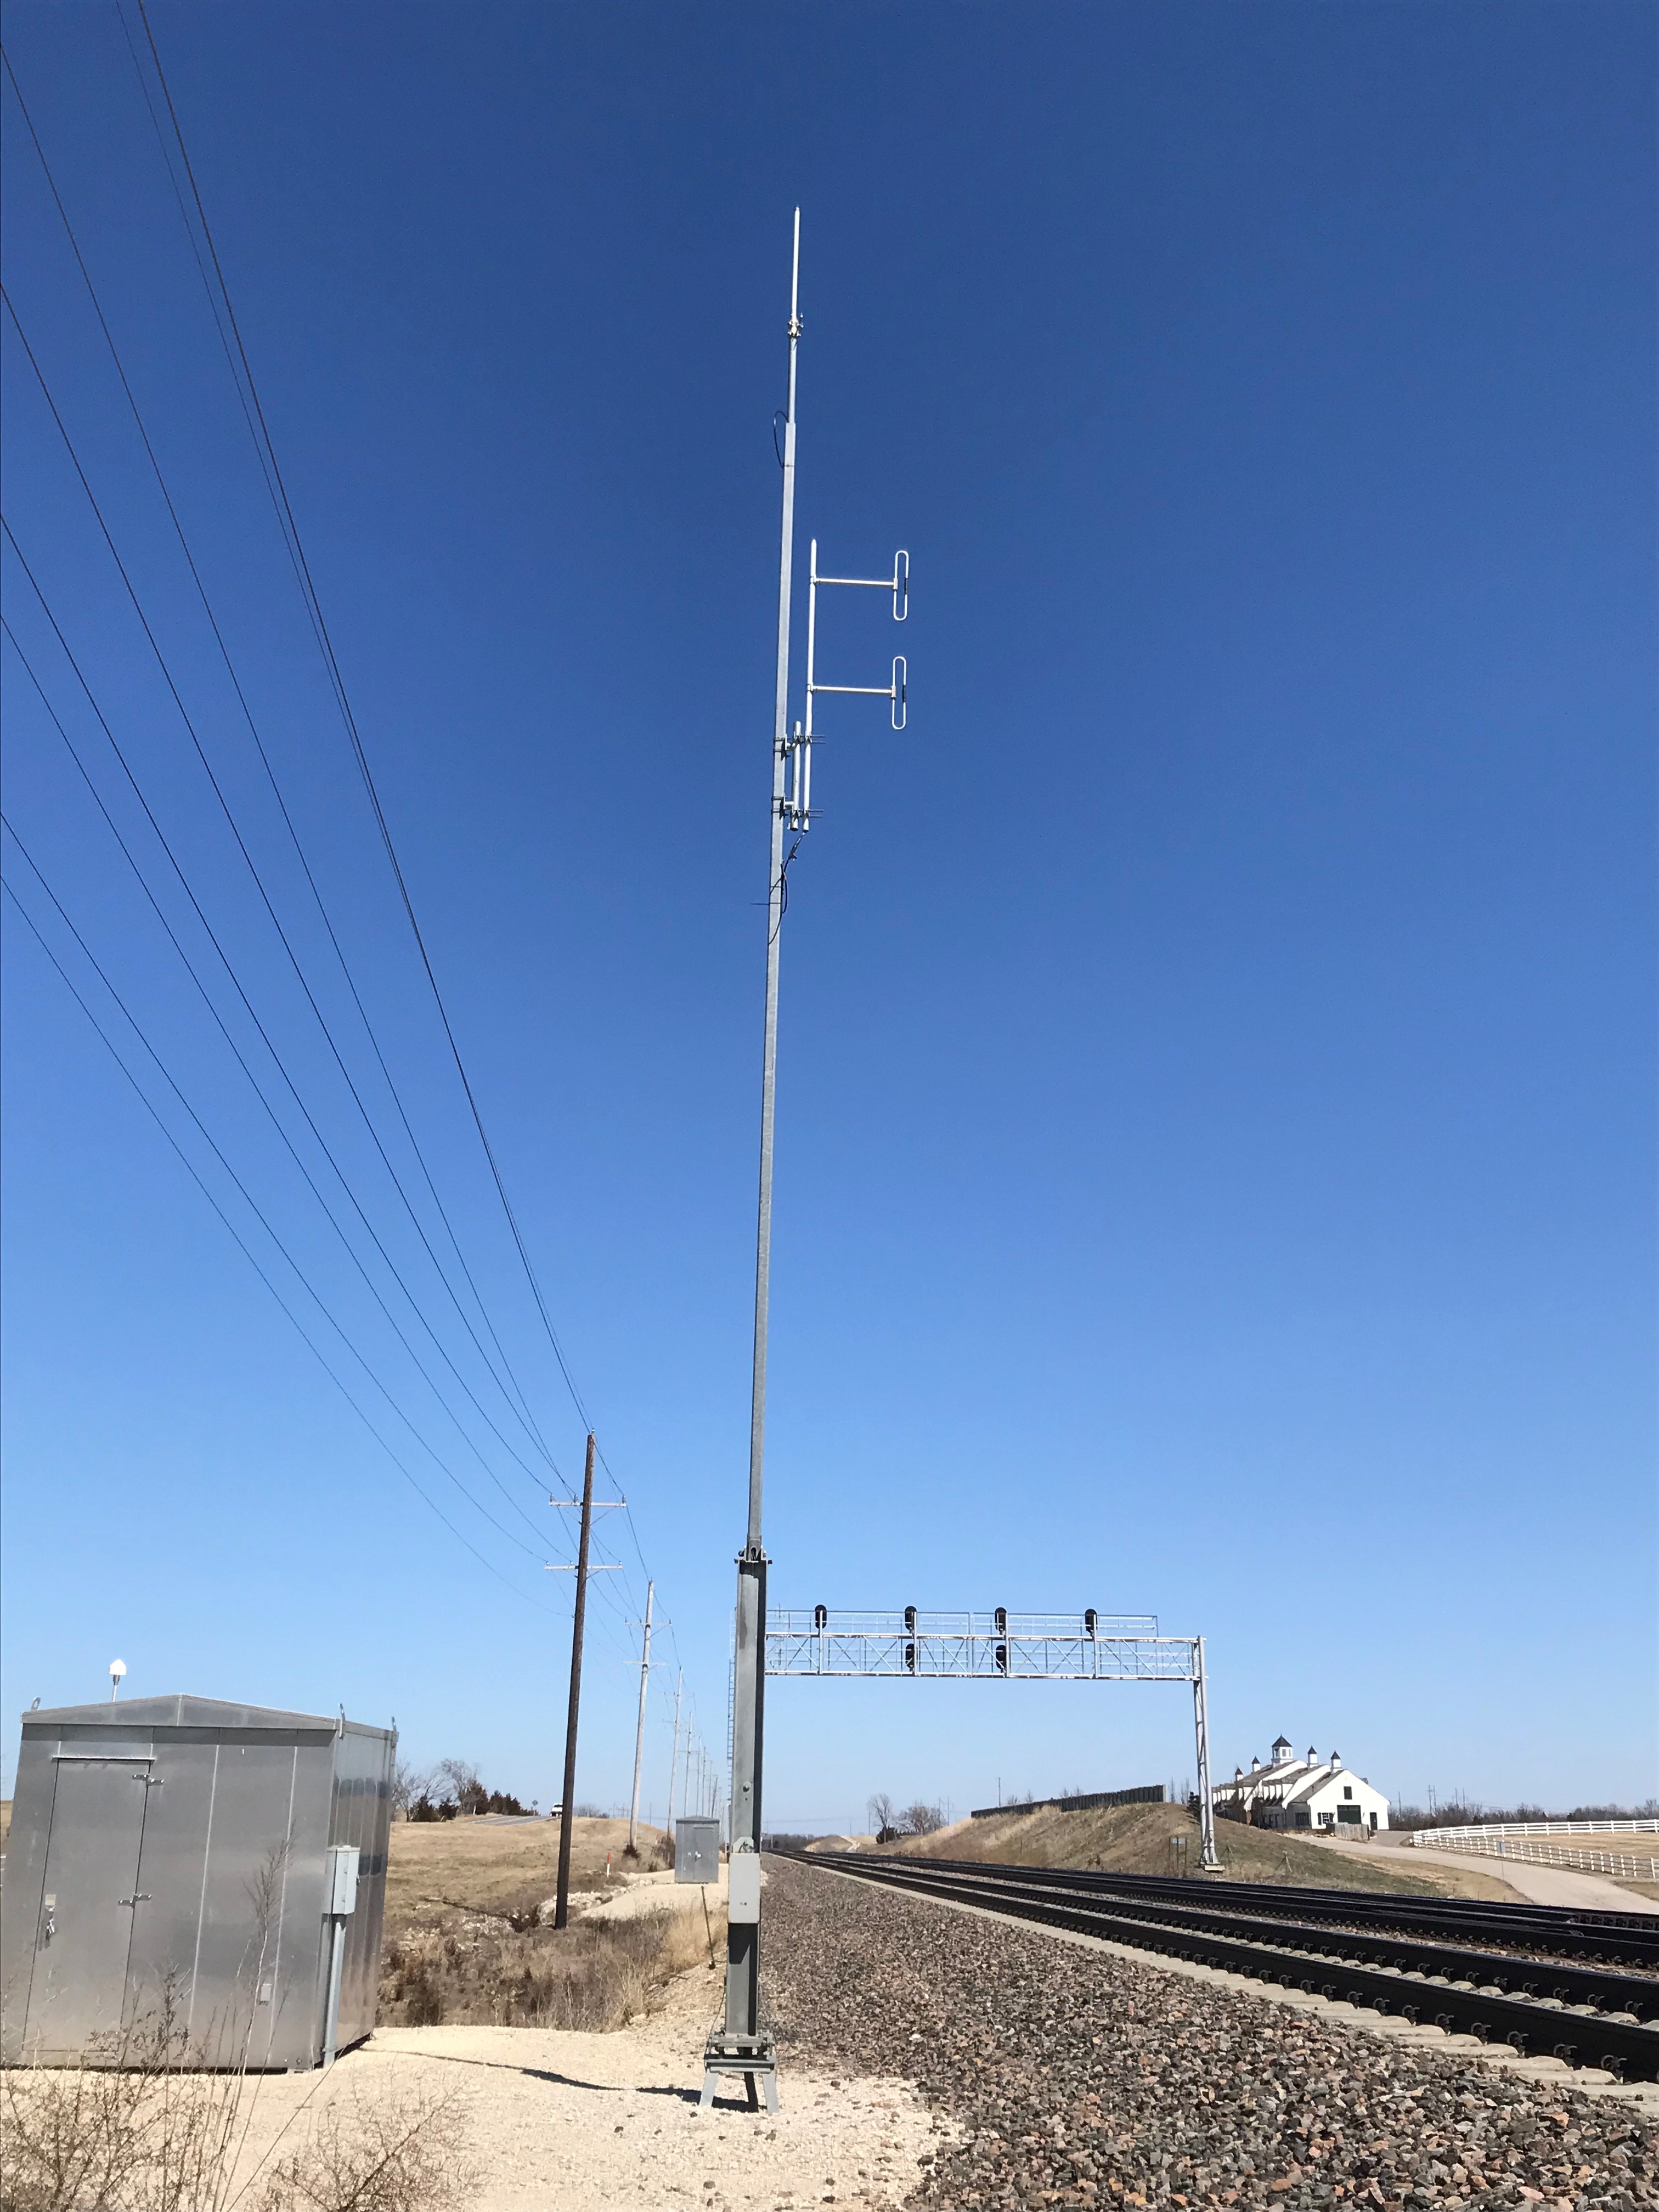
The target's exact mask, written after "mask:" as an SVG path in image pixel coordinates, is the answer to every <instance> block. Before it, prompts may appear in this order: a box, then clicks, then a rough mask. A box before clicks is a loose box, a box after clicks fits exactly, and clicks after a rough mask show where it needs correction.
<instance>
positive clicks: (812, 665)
mask: <svg viewBox="0 0 1659 2212" xmlns="http://www.w3.org/2000/svg"><path fill="white" fill-rule="evenodd" d="M820 585H822V586H823V587H824V589H826V590H829V589H831V588H834V589H837V590H845V591H853V592H891V593H892V595H893V620H894V621H895V622H905V621H908V618H909V613H910V556H909V555H908V553H907V552H906V551H904V550H903V549H902V547H901V548H900V550H899V551H898V552H896V553H895V554H894V556H893V573H892V574H891V575H890V576H820V575H819V574H818V541H817V538H814V539H813V540H812V548H811V561H810V564H809V567H808V569H807V586H806V721H805V726H804V727H803V726H802V725H801V724H799V722H798V723H797V724H796V725H795V732H794V735H793V737H792V738H791V739H790V741H789V750H790V752H791V755H792V757H793V758H792V769H793V773H792V775H791V777H790V783H789V805H788V807H787V816H786V818H787V823H788V827H789V829H790V830H791V831H792V833H793V832H797V831H802V832H804V831H805V830H807V829H811V826H812V740H813V738H815V737H816V736H817V735H818V734H819V732H817V731H816V730H814V728H813V727H812V702H813V701H814V700H815V699H816V698H817V696H819V694H820V693H825V694H829V693H833V694H835V695H836V696H838V697H840V698H843V699H886V700H888V701H890V702H891V708H892V723H893V727H894V728H895V729H896V730H902V728H903V727H904V721H905V691H906V688H907V685H908V677H909V670H908V663H907V662H906V660H905V657H904V655H903V654H902V653H895V654H894V655H893V674H892V680H891V681H890V683H887V684H820V683H819V682H818V680H817V644H818V587H819V586H820Z"/></svg>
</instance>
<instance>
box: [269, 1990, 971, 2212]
mask: <svg viewBox="0 0 1659 2212" xmlns="http://www.w3.org/2000/svg"><path fill="white" fill-rule="evenodd" d="M722 1987H723V1984H722V1982H721V1979H720V1975H719V1974H718V1973H713V1974H711V1973H710V1972H708V1969H707V1968H706V1967H703V1968H697V1969H694V1970H693V1971H692V1972H690V1973H687V1974H683V1975H681V1976H680V1977H679V1978H678V1980H677V1981H676V1982H675V1983H674V1984H673V1985H672V1986H671V1989H670V1990H669V1992H668V1996H667V2001H666V2002H665V2005H664V2007H663V2008H662V2009H661V2010H660V2011H659V2012H657V2013H655V2014H653V2015H651V2017H650V2018H649V2019H647V2020H646V2021H641V2022H640V2023H638V2024H636V2025H635V2027H629V2028H624V2029H622V2030H619V2031H618V2032H617V2033H615V2034H610V2035H588V2034H580V2033H568V2032H564V2031H561V2030H557V2029H551V2028H533V2027H426V2028H411V2027H399V2028H381V2029H378V2030H377V2031H376V2032H375V2033H374V2036H373V2038H372V2039H370V2041H369V2042H368V2044H366V2045H363V2046H362V2048H361V2049H359V2050H357V2051H350V2052H349V2053H348V2054H347V2055H346V2056H345V2057H343V2058H342V2059H341V2060H340V2061H339V2063H337V2065H336V2066H335V2068H334V2069H333V2071H332V2072H331V2074H328V2075H316V2074H308V2075H278V2076H275V2077H271V2078H270V2079H268V2080H266V2081H264V2082H263V2083H262V2084H261V2085H260V2086H259V2093H258V2102H257V2104H256V2106H255V2108H254V2118H253V2126H252V2131H251V2134H250V2137H249V2143H248V2148H247V2152H246V2156H245V2159H244V2162H243V2166H242V2168H241V2172H242V2173H243V2174H244V2175H246V2173H247V2172H249V2171H250V2170H251V2168H252V2166H253V2165H254V2164H255V2163H257V2161H258V2160H259V2159H260V2158H261V2156H262V2155H263V2154H264V2152H265V2150H266V2148H268V2147H269V2146H270V2144H271V2143H272V2142H274V2141H275V2139H276V2136H277V2135H278V2133H279V2131H280V2130H283V2128H284V2127H285V2126H287V2127H288V2128H289V2133H288V2134H287V2135H285V2136H283V2144H282V2148H283V2150H284V2151H286V2150H288V2149H289V2148H292V2147H293V2145H294V2142H295V2131H296V2130H299V2131H303V2130H305V2129H306V2128H307V2127H310V2126H313V2125H314V2124H315V2123H316V2120H317V2118H319V2115H320V2114H321V2113H322V2112H324V2111H325V2110H326V2109H327V2107H328V2106H330V2105H331V2104H343V2105H344V2106H346V2107H347V2108H348V2109H349V2107H350V2106H351V2105H352V2104H353V2103H354V2102H356V2101H360V2100H361V2101H364V2102H376V2101H378V2102H380V2103H382V2104H383V2105H386V2106H394V2105H396V2104H397V2103H398V2102H399V2101H402V2100H408V2099H410V2097H414V2096H421V2095H429V2094H431V2093H434V2092H435V2091H437V2092H449V2093H453V2095H454V2096H455V2097H456V2099H457V2100H458V2101H459V2103H460V2105H461V2106H463V2107H464V2109H465V2115H466V2128H467V2134H468V2136H469V2138H470V2142H471V2160H472V2163H473V2166H474V2168H475V2171H476V2172H477V2179H478V2188H477V2194H476V2196H472V2197H468V2198H467V2199H466V2200H465V2207H466V2212H671V2208H676V2209H677V2212H684V2208H686V2207H688V2206H691V2205H696V2204H703V2205H708V2206H713V2207H714V2208H716V2212H796V2208H804V2207H805V2206H806V2205H808V2204H811V2205H817V2204H819V2203H823V2202H826V2201H829V2202H833V2203H836V2204H839V2205H849V2206H856V2207H860V2208H864V2212H893V2208H896V2207H897V2206H898V2205H899V2204H900V2203H902V2202H903V2200H904V2198H905V2197H907V2195H908V2193H909V2192H910V2191H911V2190H912V2188H913V2187H914V2185H915V2179H916V2176H917V2174H918V2173H919V2172H921V2163H920V2161H921V2160H922V2159H923V2158H925V2157H928V2156H931V2155H932V2154H933V2152H934V2151H935V2150H936V2149H937V2148H938V2147H939V2144H940V2143H941V2142H943V2141H944V2140H945V2134H944V2133H942V2132H941V2130H944V2129H945V2128H947V2127H948V2123H946V2122H945V2121H943V2120H941V2119H937V2118H934V2116H933V2115H932V2114H931V2113H930V2112H928V2110H927V2106H926V2105H925V2103H924V2102H923V2100H922V2099H921V2096H920V2095H919V2094H918V2093H917V2092H916V2090H915V2088H914V2087H912V2086H911V2085H910V2084H909V2083H908V2082H906V2081H902V2080H898V2079H896V2078H888V2077H885V2076H884V2075H881V2074H880V2073H879V2072H873V2073H872V2072H870V2071H868V2070H860V2072H858V2073H857V2074H854V2073H852V2072H850V2071H849V2070H848V2069H846V2068H844V2067H841V2066H836V2065H833V2064H830V2063H812V2062H806V2063H800V2064H797V2065H793V2066H792V2067H791V2069H790V2070H789V2072H788V2074H787V2076H786V2078H785V2080H784V2082H783V2110H782V2111H781V2112H779V2113H778V2114H777V2115H776V2116H775V2117H773V2116H771V2115H769V2114H764V2113H763V2114H760V2115H751V2114H750V2112H747V2111H746V2110H744V2108H743V2107H742V2106H740V2105H739V2103H738V2101H737V2100H736V2099H735V2098H721V2099H720V2100H717V2101H716V2103H715V2104H714V2107H713V2108H712V2109H711V2110H710V2111H708V2112H701V2111H699V2109H698V2106H697V2097H698V2093H699V2092H700V2091H701V2089H702V2049H703V2039H704V2036H705V2034H706V2033H707V2032H708V2027H709V2025H710V2022H711V2021H712V2020H713V2018H714V2015H716V2013H717V2012H718V2010H719V2008H720V1992H721V1989H722ZM251 2086H252V2085H250V2087H251Z"/></svg>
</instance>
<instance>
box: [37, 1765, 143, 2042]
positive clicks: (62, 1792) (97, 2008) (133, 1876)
mask: <svg viewBox="0 0 1659 2212" xmlns="http://www.w3.org/2000/svg"><path fill="white" fill-rule="evenodd" d="M57 1764H58V1778H57V1783H56V1785H55V1787H54V1789H53V1791H52V1828H51V1832H50V1835H49V1838H48V1840H47V1844H46V1882H45V1885H44V1891H45V1893H44V1897H43V1899H42V1904H41V1909H40V1922H39V1923H38V1925H37V1927H36V1929H35V1937H34V1944H35V1959H34V1973H33V1978H32V1981H31V1984H30V1988H29V2008H28V2020H27V2027H25V2030H24V2041H25V2045H26V2049H27V2055H28V2056H29V2057H37V2056H39V2057H43V2058H44V2057H74V2056H78V2055H80V2054H81V2053H82V2052H87V2053H88V2054H89V2055H91V2056H94V2057H96V2056H99V2055H100V2054H101V2055H112V2053H113V2052H114V2051H115V2050H116V2049H117V2048H118V2045H119V2042H120V2037H121V2010H122V1998H123V1995H124V1992H125V1988H126V1979H127V1955H128V1954H129V1952H130V1951H131V1948H132V1921H133V1915H134V1914H135V1913H136V1912H142V1911H143V1909H144V1906H143V1899H142V1898H141V1897H140V1896H139V1895H138V1894H137V1887H138V1847H139V1844H140V1842H141V1840H142V1839H143V1832H144V1800H145V1798H146V1797H147V1796H148V1795H149V1791H148V1789H147V1787H146V1783H147V1779H148V1777H149V1762H148V1761H138V1760H135V1759H59V1760H58V1763H57Z"/></svg>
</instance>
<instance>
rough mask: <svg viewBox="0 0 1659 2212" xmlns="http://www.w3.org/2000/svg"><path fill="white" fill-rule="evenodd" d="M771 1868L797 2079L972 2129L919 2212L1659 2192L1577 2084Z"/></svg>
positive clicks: (1635, 2136)
mask: <svg viewBox="0 0 1659 2212" xmlns="http://www.w3.org/2000/svg"><path fill="white" fill-rule="evenodd" d="M767 1871H768V1885H767V1905H766V1914H767V1942H766V1947H765V1951H764V1954H763V1955H764V1958H765V1961H766V1966H765V1972H766V1988H765V1996H764V2002H765V2005H766V2008H767V2010H768V2013H769V2018H770V2020H771V2022H772V2025H773V2027H774V2030H775V2033H776V2034H777V2036H778V2039H779V2045H780V2051H781V2058H782V2060H783V2063H784V2065H785V2067H786V2069H787V2056H788V2054H789V2053H790V2052H792V2051H794V2052H799V2054H801V2055H802V2056H803V2057H805V2056H806V2055H808V2054H811V2056H813V2057H817V2058H830V2059H834V2060H836V2061H837V2062H838V2063H842V2064H843V2065H845V2066H847V2067H848V2068H851V2069H856V2070H859V2071H863V2072H879V2073H884V2074H896V2075H906V2076H908V2078H909V2079H911V2080H912V2081H915V2082H916V2083H917V2085H918V2086H919V2087H920V2088H921V2091H922V2093H924V2094H925V2095H926V2096H927V2099H928V2100H929V2102H930V2103H931V2104H933V2106H935V2107H936V2108H938V2109H939V2111H940V2112H941V2113H942V2114H945V2115H948V2116H949V2118H951V2121H952V2122H953V2123H954V2124H955V2127H956V2128H957V2129H958V2130H960V2131H961V2139H960V2141H959V2142H957V2144H956V2146H955V2147H954V2148H948V2149H946V2150H945V2151H943V2152H942V2153H941V2154H939V2158H938V2160H936V2162H935V2163H934V2164H933V2166H930V2167H927V2168H926V2169H924V2171H923V2172H921V2174H920V2176H919V2178H918V2182H917V2186H916V2188H915V2191H913V2193H912V2195H911V2196H910V2197H909V2198H908V2199H907V2202H908V2203H910V2204H912V2205H915V2206H918V2207H922V2206H927V2207H937V2208H939V2212H1025V2208H1026V2207H1039V2206H1040V2207H1044V2208H1046V2207H1048V2206H1050V2205H1067V2206H1071V2205H1081V2206H1097V2207H1098V2206H1116V2205H1121V2204H1125V2203H1127V2204H1132V2205H1141V2204H1145V2205H1159V2206H1162V2205H1170V2204H1174V2205H1181V2206H1187V2205H1192V2206H1199V2205H1205V2206H1208V2205H1229V2206H1237V2207H1240V2208H1243V2207H1253V2206H1257V2205H1283V2206H1285V2207H1287V2208H1291V2212H1300V2208H1303V2207H1312V2206H1323V2205H1329V2204H1343V2205H1346V2204H1347V2203H1358V2204H1382V2205H1389V2206H1393V2205H1400V2204H1404V2205H1407V2206H1410V2207H1413V2208H1414V2207H1417V2206H1422V2205H1433V2204H1448V2205H1449V2204H1474V2205H1530V2204H1535V2203H1536V2204H1543V2205H1547V2206H1551V2207H1556V2206H1570V2207H1571V2208H1572V2212H1645V2208H1650V2207H1654V2206H1659V2130H1656V2128H1655V2127H1654V2126H1653V2124H1651V2123H1650V2121H1649V2120H1648V2119H1647V2118H1644V2116H1643V2115H1641V2114H1640V2113H1638V2112H1635V2111H1633V2110H1632V2107H1631V2106H1629V2105H1628V2104H1627V2103H1625V2102H1624V2101H1622V2100H1618V2099H1615V2098H1610V2097H1609V2098H1604V2099H1599V2100H1592V2099H1590V2098H1587V2097H1585V2096H1583V2094H1582V2093H1578V2092H1576V2091H1575V2090H1574V2089H1573V2088H1572V2087H1571V2085H1570V2081H1569V2080H1568V2078H1567V2077H1565V2076H1564V2075H1556V2076H1553V2077H1552V2078H1550V2079H1547V2080H1545V2081H1534V2080H1529V2079H1528V2078H1527V2077H1525V2076H1523V2075H1515V2074H1512V2073H1506V2072H1503V2071H1500V2070H1499V2069H1497V2068H1495V2067H1485V2066H1482V2065H1480V2063H1479V2062H1478V2061H1471V2060H1468V2059H1464V2058H1460V2057H1455V2056H1454V2055H1453V2054H1451V2053H1444V2054H1443V2053H1439V2052H1436V2051H1431V2050H1425V2049H1423V2048H1421V2047H1420V2046H1411V2045H1400V2044H1397V2043H1395V2042H1392V2041H1390V2040H1388V2039H1384V2038H1383V2037H1382V2036H1377V2035H1372V2034H1368V2033H1364V2032H1362V2031H1357V2030H1345V2029H1343V2028H1341V2027H1338V2026H1336V2025H1334V2023H1332V2022H1330V2021H1323V2020H1320V2019H1317V2018H1311V2017H1309V2016H1307V2015H1303V2014H1299V2013H1292V2012H1290V2011H1287V2010H1286V2009H1285V2008H1284V2007H1282V2006H1278V2005H1274V2004H1273V2003H1272V2002H1269V2001H1267V2000H1266V1999H1264V1998H1261V1997H1257V1996H1252V1995H1251V1994H1250V1993H1249V1992H1248V1991H1243V1990H1230V1989H1228V1988H1226V1987H1225V1986H1224V1985H1222V1984H1208V1983H1200V1982H1195V1981H1192V1980H1188V1979H1187V1978H1184V1977H1180V1976H1176V1975H1174V1974H1171V1973H1168V1972H1163V1971H1160V1970H1159V1969H1158V1967H1156V1966H1151V1965H1148V1966H1140V1965H1139V1964H1136V1963H1133V1962H1131V1961H1129V1960H1122V1959H1119V1958H1116V1957H1115V1956H1113V1955H1112V1954H1109V1953H1107V1952H1096V1951H1091V1950H1088V1949H1085V1948H1081V1947H1079V1946H1078V1945H1075V1944H1071V1943H1066V1942H1057V1941H1056V1940H1054V1938H1053V1937H1052V1936H1045V1935H1042V1934H1041V1933H1039V1932H1037V1931H1036V1930H1027V1929H1021V1928H1018V1927H1012V1926H1010V1925H1009V1924H1007V1923H1005V1922H1001V1921H998V1920H994V1919H990V1918H987V1917H982V1916H980V1915H975V1914H969V1913H963V1912H956V1911H951V1910H950V1909H949V1908H948V1907H946V1906H944V1905H935V1904H931V1903H929V1902H928V1901H927V1899H919V1898H915V1897H913V1896H909V1895H907V1894H905V1893H902V1892H900V1891H896V1890H891V1889H887V1888H878V1887H874V1886H873V1885H869V1886H866V1884H864V1883H862V1882H860V1881H857V1880H855V1879H849V1878H847V1877H842V1876H837V1875H832V1874H829V1873H826V1872H823V1871H818V1870H809V1869H807V1868H806V1867H805V1866H801V1865H799V1864H796V1863H790V1862H786V1861H781V1860H777V1859H770V1860H769V1861H768V1868H767ZM784 2093H785V2094H786V2095H787V2070H786V2072H785V2074H784Z"/></svg>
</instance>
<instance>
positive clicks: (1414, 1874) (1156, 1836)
mask: <svg viewBox="0 0 1659 2212" xmlns="http://www.w3.org/2000/svg"><path fill="white" fill-rule="evenodd" d="M1179 1836H1184V1837H1185V1838H1187V1863H1188V1871H1189V1872H1190V1873H1193V1874H1196V1873H1197V1872H1198V1820H1197V1816H1196V1814H1192V1813H1189V1812H1188V1810H1187V1808H1186V1807H1185V1806H1184V1805H1117V1806H1114V1807H1112V1808H1110V1809H1109V1810H1107V1811H1104V1812H1098V1813H1060V1812H1055V1811H1054V1810H1052V1809H1049V1810H1043V1811H1038V1812H1035V1813H1013V1814H993V1815H992V1816H991V1817H990V1818H989V1819H987V1820H958V1821H957V1823H956V1825H955V1826H953V1827H950V1828H942V1829H940V1831H939V1833H938V1834H937V1835H934V1836H927V1837H906V1838H903V1840H902V1841H901V1842H899V1843H896V1844H886V1845H884V1846H883V1847H882V1848H884V1850H888V1851H902V1852H904V1853H905V1854H907V1855H908V1856H910V1857H921V1858H937V1859H984V1860H987V1861H989V1862H991V1863H994V1864H997V1865H1000V1866H1045V1867H1046V1866H1053V1867H1063V1866H1074V1867H1096V1868H1099V1869H1103V1871H1105V1872H1107V1873H1109V1874H1169V1873H1170V1872H1171V1871H1172V1862H1171V1858H1170V1838H1172V1837H1179ZM1216 1844H1217V1848H1218V1850H1219V1851H1220V1854H1221V1858H1222V1863H1223V1865H1224V1867H1225V1870H1226V1875H1228V1876H1229V1877H1231V1880H1233V1881H1268V1882H1281V1883H1288V1884H1291V1885H1292V1886H1294V1887H1304V1888H1318V1889H1366V1890H1389V1891H1393V1892H1397V1893H1403V1894H1406V1895H1408V1896H1412V1895H1414V1896H1419V1897H1487V1898H1497V1899H1509V1900H1510V1901H1513V1899H1514V1898H1515V1895H1516V1893H1515V1891H1514V1890H1512V1889H1511V1888H1510V1887H1509V1886H1508V1884H1507V1883H1505V1882H1503V1881H1499V1880H1498V1878H1497V1876H1496V1875H1492V1874H1488V1873H1486V1872H1485V1871H1484V1870H1483V1869H1479V1868H1476V1867H1474V1866H1470V1867H1468V1868H1467V1869H1465V1868H1463V1867H1443V1866H1442V1867H1436V1868H1434V1869H1432V1870H1431V1869H1429V1868H1427V1867H1418V1868H1413V1869H1412V1870H1411V1871H1410V1872H1407V1869H1406V1868H1405V1867H1404V1866H1402V1865H1401V1864H1400V1863H1399V1855H1398V1854H1397V1853H1396V1852H1395V1851H1392V1850H1388V1849H1387V1847H1386V1846H1383V1845H1378V1847H1377V1851H1376V1857H1375V1858H1374V1859H1372V1858H1361V1857H1358V1855H1357V1854H1355V1853H1352V1852H1349V1851H1343V1852H1340V1853H1339V1852H1337V1851H1334V1850H1329V1849H1328V1848H1327V1846H1326V1845H1324V1844H1321V1843H1318V1842H1316V1841H1315V1840H1314V1839H1313V1838H1311V1837H1306V1836H1297V1835H1293V1834H1291V1835H1287V1834H1285V1832H1283V1831H1275V1830H1273V1829H1272V1828H1246V1827H1242V1826H1240V1825H1239V1824H1238V1823H1237V1821H1235V1820H1218V1821H1217V1822H1216Z"/></svg>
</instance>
